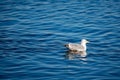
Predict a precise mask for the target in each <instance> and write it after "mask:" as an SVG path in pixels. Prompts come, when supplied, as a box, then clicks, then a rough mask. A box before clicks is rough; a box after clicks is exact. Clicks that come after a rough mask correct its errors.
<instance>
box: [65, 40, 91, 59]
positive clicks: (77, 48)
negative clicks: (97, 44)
mask: <svg viewBox="0 0 120 80" xmlns="http://www.w3.org/2000/svg"><path fill="white" fill-rule="evenodd" d="M87 43H89V41H87V40H86V39H82V40H81V43H68V44H66V45H65V46H66V47H67V48H68V49H69V51H70V52H72V53H79V54H80V55H81V57H86V56H87V53H86V50H87V46H86V44H87Z"/></svg>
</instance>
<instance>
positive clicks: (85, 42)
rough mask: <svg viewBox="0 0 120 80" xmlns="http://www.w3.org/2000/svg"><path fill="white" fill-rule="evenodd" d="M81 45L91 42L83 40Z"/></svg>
mask: <svg viewBox="0 0 120 80" xmlns="http://www.w3.org/2000/svg"><path fill="white" fill-rule="evenodd" d="M81 43H84V44H86V43H89V41H88V40H86V39H82V40H81Z"/></svg>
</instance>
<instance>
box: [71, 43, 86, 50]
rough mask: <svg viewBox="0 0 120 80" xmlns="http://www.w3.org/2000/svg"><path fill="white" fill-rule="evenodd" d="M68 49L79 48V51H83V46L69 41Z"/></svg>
mask: <svg viewBox="0 0 120 80" xmlns="http://www.w3.org/2000/svg"><path fill="white" fill-rule="evenodd" d="M69 49H70V50H79V51H84V47H83V46H82V45H80V44H75V43H69Z"/></svg>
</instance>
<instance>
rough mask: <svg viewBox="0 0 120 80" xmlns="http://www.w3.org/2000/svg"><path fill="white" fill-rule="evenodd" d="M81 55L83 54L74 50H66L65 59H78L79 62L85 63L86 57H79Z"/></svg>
mask: <svg viewBox="0 0 120 80" xmlns="http://www.w3.org/2000/svg"><path fill="white" fill-rule="evenodd" d="M81 54H84V52H82V51H81V52H79V51H76V50H68V51H67V52H66V56H65V57H66V59H69V60H73V59H75V58H78V59H80V60H83V61H86V57H81Z"/></svg>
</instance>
